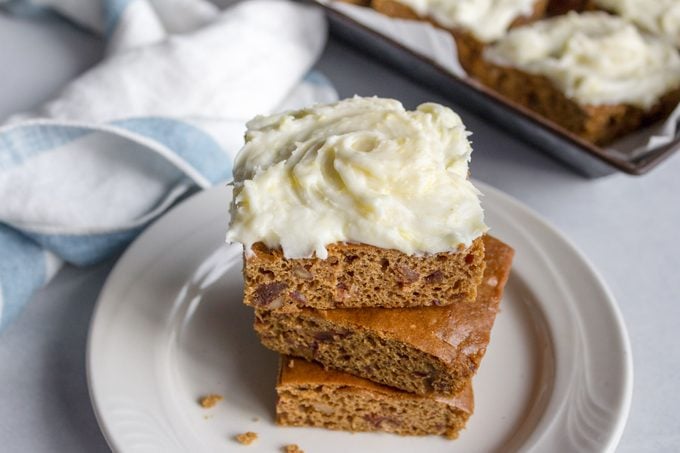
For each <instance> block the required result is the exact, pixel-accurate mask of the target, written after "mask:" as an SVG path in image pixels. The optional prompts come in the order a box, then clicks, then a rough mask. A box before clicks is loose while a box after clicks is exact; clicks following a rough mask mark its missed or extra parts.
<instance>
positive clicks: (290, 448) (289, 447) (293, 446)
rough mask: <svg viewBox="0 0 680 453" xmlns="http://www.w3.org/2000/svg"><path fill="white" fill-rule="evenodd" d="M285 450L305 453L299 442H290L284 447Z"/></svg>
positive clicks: (293, 452)
mask: <svg viewBox="0 0 680 453" xmlns="http://www.w3.org/2000/svg"><path fill="white" fill-rule="evenodd" d="M283 451H284V452H286V453H305V452H304V450H302V449H301V448H300V447H298V446H297V444H290V445H286V446H285V447H283Z"/></svg>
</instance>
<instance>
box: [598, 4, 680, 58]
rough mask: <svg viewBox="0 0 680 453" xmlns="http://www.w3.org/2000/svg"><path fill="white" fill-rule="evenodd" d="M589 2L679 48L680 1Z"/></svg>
mask: <svg viewBox="0 0 680 453" xmlns="http://www.w3.org/2000/svg"><path fill="white" fill-rule="evenodd" d="M590 3H591V4H592V5H593V6H595V7H597V8H601V9H603V10H606V11H610V12H612V13H614V14H616V15H618V16H621V17H623V18H624V19H626V20H629V21H631V22H633V23H634V24H635V25H637V26H638V27H640V28H641V29H643V30H645V31H647V32H649V33H653V34H655V35H658V36H661V37H663V38H664V39H666V40H667V41H668V42H670V43H671V44H673V45H674V46H675V47H678V48H680V2H679V1H678V0H653V1H650V0H590Z"/></svg>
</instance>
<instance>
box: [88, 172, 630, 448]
mask: <svg viewBox="0 0 680 453" xmlns="http://www.w3.org/2000/svg"><path fill="white" fill-rule="evenodd" d="M479 187H480V188H481V190H482V191H483V192H484V193H485V197H484V206H485V210H486V216H487V221H488V224H489V225H491V227H492V233H493V234H494V235H496V236H497V237H499V238H501V239H502V240H504V241H506V242H507V243H509V244H511V245H512V246H513V247H514V248H515V250H516V258H515V262H514V266H513V270H512V275H511V277H510V280H509V282H508V286H507V289H506V292H505V297H504V299H503V302H502V304H501V312H500V314H499V316H498V319H497V321H496V325H495V327H494V330H493V332H492V339H491V344H490V345H489V348H488V352H487V354H486V357H485V358H484V360H483V362H482V365H481V367H480V370H479V373H478V375H477V376H476V378H475V379H474V389H475V399H476V409H475V414H474V415H473V416H472V418H471V419H470V421H469V423H468V426H467V428H466V429H465V430H464V431H463V432H462V433H461V435H460V438H459V439H458V440H456V441H449V440H445V439H444V438H440V437H399V436H395V435H389V434H375V433H371V434H365V433H364V434H349V433H344V432H332V431H326V430H322V429H312V428H281V427H277V426H276V425H275V424H274V423H273V408H274V402H275V391H274V384H275V379H276V370H277V356H276V354H274V353H272V352H270V351H267V350H265V349H264V348H263V347H261V346H260V344H259V342H258V340H257V337H256V336H255V334H254V333H253V331H252V313H251V310H249V309H248V308H247V307H245V306H243V305H242V303H241V289H242V288H241V285H242V281H241V248H240V246H237V245H235V246H227V245H225V244H224V232H225V228H226V225H227V206H228V203H229V200H230V196H231V192H230V189H228V188H216V189H212V190H209V191H206V192H203V193H200V194H198V195H196V196H194V197H192V198H190V199H189V200H187V201H186V202H184V203H183V204H181V205H180V206H178V207H177V208H176V209H174V210H173V211H172V212H170V213H169V214H168V215H166V216H165V217H163V218H162V219H161V220H160V221H158V222H157V223H156V224H155V225H153V226H152V227H151V228H149V229H148V230H147V231H146V232H145V233H144V234H143V235H142V236H141V237H140V238H139V239H138V240H137V241H136V242H135V243H134V244H133V245H132V246H131V247H130V248H129V250H128V251H127V252H126V253H125V255H124V256H123V257H122V258H121V259H120V261H119V262H118V265H117V266H116V268H115V269H114V271H113V272H112V273H111V276H110V277H109V279H108V282H107V283H106V286H105V287H104V289H103V290H102V293H101V296H100V298H99V301H98V306H97V309H96V313H95V316H94V318H93V321H92V325H91V330H90V338H89V345H88V379H89V386H90V393H91V396H92V401H93V404H94V408H95V412H96V414H97V418H98V420H99V423H100V425H101V428H102V430H103V432H104V434H105V436H106V438H107V440H108V442H109V444H110V445H111V447H112V448H113V449H114V450H115V451H121V452H164V453H171V452H222V451H237V449H242V448H246V447H242V446H240V445H239V444H237V443H236V442H235V441H234V439H233V438H234V436H235V435H236V434H239V433H242V432H245V431H255V432H257V433H258V434H259V440H258V441H257V443H256V444H253V445H251V446H250V447H247V451H249V452H255V451H268V452H273V451H281V448H282V447H283V446H284V445H287V444H290V443H296V444H298V445H300V447H301V448H303V449H304V450H305V451H306V452H307V453H321V452H324V453H333V452H342V453H345V452H348V451H355V452H358V451H361V452H393V453H399V452H413V451H423V452H444V451H446V452H466V453H469V452H490V451H504V452H507V451H516V450H520V451H536V452H539V451H540V452H543V451H545V452H555V451H565V452H566V451H578V452H601V451H608V450H609V451H611V450H613V449H614V448H615V446H616V444H617V442H618V440H619V438H620V436H621V433H622V431H623V427H624V424H625V420H626V417H627V415H628V409H629V405H630V399H631V392H632V379H633V377H632V376H633V375H632V359H631V352H630V346H629V344H628V339H627V336H626V331H625V327H624V325H623V322H622V319H621V316H620V314H619V311H618V310H617V308H616V305H615V302H614V300H613V298H612V296H611V294H610V293H609V291H608V290H607V288H606V287H605V285H604V283H603V282H602V280H601V279H600V278H599V277H598V276H597V274H596V273H595V272H594V271H593V269H592V267H591V266H590V265H589V264H588V262H587V261H586V259H585V258H584V257H583V256H582V255H581V254H580V253H579V252H577V251H576V250H575V249H574V247H573V246H572V245H570V244H569V242H567V240H565V238H564V237H563V236H561V235H560V234H559V233H558V232H557V231H555V230H554V229H553V228H552V227H550V226H548V225H547V224H546V223H545V222H544V221H542V220H541V219H540V218H539V217H538V216H537V215H536V214H533V213H532V212H531V211H529V210H528V209H527V208H525V207H523V206H522V205H520V204H519V203H518V202H516V201H514V200H513V199H511V198H509V197H507V196H506V195H503V194H502V193H500V192H498V191H497V190H495V189H492V188H491V187H488V186H486V185H484V184H479ZM207 393H218V394H221V395H223V396H224V400H223V401H222V402H221V403H220V404H218V405H217V406H216V407H214V408H212V409H203V408H201V407H199V405H198V404H197V399H198V398H199V396H201V395H204V394H207ZM244 451H245V450H244Z"/></svg>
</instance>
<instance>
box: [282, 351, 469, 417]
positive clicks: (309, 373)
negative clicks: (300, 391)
mask: <svg viewBox="0 0 680 453" xmlns="http://www.w3.org/2000/svg"><path fill="white" fill-rule="evenodd" d="M304 385H329V386H336V387H343V386H346V387H351V388H353V389H363V390H366V391H369V392H373V393H380V394H383V395H386V396H389V397H390V398H393V399H395V400H399V399H426V398H427V399H429V398H434V399H436V400H437V401H439V402H440V403H442V404H446V405H449V406H453V407H455V408H457V409H459V410H462V411H464V412H467V413H470V414H471V413H472V411H473V410H474V398H473V393H472V381H471V380H468V382H467V383H466V384H465V386H464V387H463V390H461V391H460V392H459V393H457V394H455V395H453V396H439V395H434V396H422V395H416V394H414V393H408V392H404V391H402V390H398V389H395V388H394V387H388V386H386V385H382V384H378V383H376V382H372V381H369V380H368V379H364V378H360V377H358V376H354V375H352V374H349V373H344V372H342V371H337V370H327V369H324V368H323V367H322V366H321V365H319V364H318V363H315V362H309V361H307V360H305V359H302V358H295V357H291V356H286V355H282V356H281V359H280V365H279V379H278V384H277V388H279V387H285V386H293V387H296V386H304Z"/></svg>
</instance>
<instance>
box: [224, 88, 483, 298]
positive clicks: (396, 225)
mask: <svg viewBox="0 0 680 453" xmlns="http://www.w3.org/2000/svg"><path fill="white" fill-rule="evenodd" d="M468 135H469V133H468V132H467V131H466V130H465V126H464V125H463V123H462V121H461V119H460V117H459V116H458V115H457V114H455V113H454V112H453V111H452V110H450V109H448V108H446V107H444V106H441V105H438V104H432V103H428V104H422V105H420V106H418V107H417V108H416V109H415V110H413V111H408V110H406V109H405V108H404V107H403V106H402V105H401V103H399V102H398V101H395V100H392V99H380V98H360V97H355V98H352V99H346V100H343V101H340V102H337V103H335V104H328V105H316V106H313V107H310V108H307V109H303V110H298V111H291V112H285V113H282V114H278V115H272V116H269V117H257V118H255V119H254V120H253V121H251V122H250V123H248V132H247V133H246V144H245V146H244V147H243V149H242V150H241V152H240V153H239V155H238V156H237V158H236V165H235V169H234V199H233V202H232V205H231V222H230V225H229V230H228V232H227V240H228V241H238V242H241V243H242V244H243V245H244V250H245V260H244V261H245V266H244V276H245V290H244V293H245V298H244V300H245V303H246V304H247V305H251V306H253V307H256V308H258V309H266V310H277V311H296V310H300V309H305V308H316V309H333V308H377V307H389V308H404V307H422V306H432V305H434V306H437V305H447V304H452V303H455V302H470V303H472V302H474V300H475V297H476V288H477V286H478V285H479V282H480V281H481V278H482V275H483V272H484V244H483V241H482V239H481V237H482V235H483V234H484V233H485V232H486V231H487V227H486V225H485V224H484V214H483V211H482V208H481V204H480V201H479V192H478V191H477V189H476V188H475V187H474V186H473V185H472V183H471V182H470V180H469V179H468V161H469V159H470V153H471V152H472V148H471V147H470V142H469V141H468V138H467V137H468ZM443 282H446V285H444V284H443Z"/></svg>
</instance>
